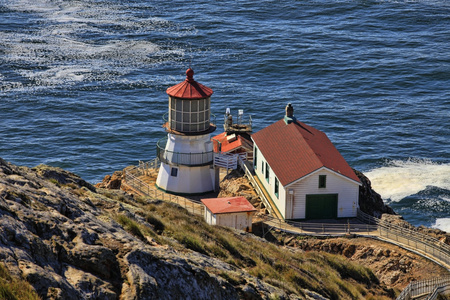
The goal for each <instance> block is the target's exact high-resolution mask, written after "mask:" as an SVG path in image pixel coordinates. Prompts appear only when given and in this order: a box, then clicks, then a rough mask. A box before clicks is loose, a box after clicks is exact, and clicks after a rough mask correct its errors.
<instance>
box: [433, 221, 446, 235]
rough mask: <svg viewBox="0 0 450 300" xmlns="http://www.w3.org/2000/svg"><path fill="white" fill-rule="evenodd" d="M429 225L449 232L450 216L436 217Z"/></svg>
mask: <svg viewBox="0 0 450 300" xmlns="http://www.w3.org/2000/svg"><path fill="white" fill-rule="evenodd" d="M431 227H433V228H437V229H440V230H443V231H446V232H448V233H450V218H439V219H436V223H434V224H433V225H432V226H431Z"/></svg>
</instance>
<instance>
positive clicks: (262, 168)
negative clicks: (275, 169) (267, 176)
mask: <svg viewBox="0 0 450 300" xmlns="http://www.w3.org/2000/svg"><path fill="white" fill-rule="evenodd" d="M261 173H263V174H264V162H263V161H262V160H261Z"/></svg>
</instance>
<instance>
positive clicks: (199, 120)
mask: <svg viewBox="0 0 450 300" xmlns="http://www.w3.org/2000/svg"><path fill="white" fill-rule="evenodd" d="M166 92H167V94H168V95H169V113H168V116H169V117H168V120H166V121H167V122H166V123H165V124H164V127H165V129H166V131H167V133H168V134H167V138H164V139H162V140H160V141H158V144H157V152H158V153H157V155H158V158H159V159H160V161H161V167H160V169H159V173H158V178H157V179H156V185H157V187H158V188H159V189H161V190H164V191H166V192H169V193H173V194H180V195H183V194H184V195H193V194H203V193H208V192H212V191H214V190H215V189H216V188H217V186H218V174H217V173H218V172H216V170H215V169H214V168H213V158H214V157H213V155H214V154H213V153H214V152H213V145H212V142H211V137H210V134H211V132H213V131H214V130H216V126H215V125H214V124H212V123H211V120H210V119H211V110H210V107H211V95H212V93H213V90H212V89H210V88H209V87H207V86H204V85H202V84H200V83H198V82H196V81H195V80H194V71H193V70H192V69H191V68H189V69H188V70H187V71H186V80H185V81H183V82H181V83H179V84H177V85H174V86H172V87H170V88H168V89H167V91H166Z"/></svg>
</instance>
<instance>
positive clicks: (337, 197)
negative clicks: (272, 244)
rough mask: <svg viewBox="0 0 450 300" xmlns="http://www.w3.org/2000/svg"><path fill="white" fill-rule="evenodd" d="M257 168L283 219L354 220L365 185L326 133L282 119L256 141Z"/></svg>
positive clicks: (290, 112) (256, 136) (288, 114)
mask: <svg viewBox="0 0 450 300" xmlns="http://www.w3.org/2000/svg"><path fill="white" fill-rule="evenodd" d="M252 139H253V142H254V148H253V151H254V153H253V165H254V169H255V172H256V175H257V176H258V178H259V179H260V181H261V182H262V183H263V185H264V187H265V189H266V191H267V192H268V194H269V195H270V197H271V199H272V202H273V204H274V206H275V207H274V209H277V210H278V211H279V213H280V214H281V215H282V216H283V218H285V219H332V218H346V217H355V216H356V214H357V208H358V207H359V204H358V200H359V186H360V185H361V182H360V180H359V178H358V176H356V174H355V172H354V171H353V170H352V168H351V167H350V166H349V165H348V163H347V162H346V161H345V159H344V158H343V157H342V155H341V154H340V153H339V151H338V150H337V149H336V148H335V147H334V145H333V144H332V143H331V141H330V140H329V139H328V137H327V136H326V134H325V133H323V132H321V131H320V130H317V129H315V128H313V127H311V126H308V125H306V124H304V123H302V122H299V121H297V120H296V119H295V117H294V115H293V108H292V106H291V104H289V105H288V106H287V107H286V116H285V117H284V119H281V120H279V121H278V122H276V123H274V124H272V125H269V126H268V127H266V128H264V129H262V130H261V131H259V132H257V133H255V134H253V135H252Z"/></svg>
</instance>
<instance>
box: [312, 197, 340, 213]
mask: <svg viewBox="0 0 450 300" xmlns="http://www.w3.org/2000/svg"><path fill="white" fill-rule="evenodd" d="M337 208H338V195H337V194H325V195H306V219H335V218H337Z"/></svg>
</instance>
